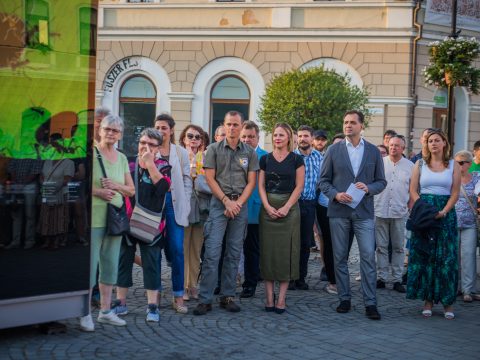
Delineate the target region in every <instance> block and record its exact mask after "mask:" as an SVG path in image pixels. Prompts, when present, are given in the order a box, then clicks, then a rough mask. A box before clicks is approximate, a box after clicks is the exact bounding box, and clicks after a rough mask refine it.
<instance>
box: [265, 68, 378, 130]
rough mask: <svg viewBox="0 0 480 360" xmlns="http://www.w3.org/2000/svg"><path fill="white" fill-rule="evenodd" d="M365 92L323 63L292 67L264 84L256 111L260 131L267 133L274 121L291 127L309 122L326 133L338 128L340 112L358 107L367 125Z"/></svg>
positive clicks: (341, 118)
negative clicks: (258, 108)
mask: <svg viewBox="0 0 480 360" xmlns="http://www.w3.org/2000/svg"><path fill="white" fill-rule="evenodd" d="M367 102H368V92H367V90H366V89H365V88H363V89H360V88H359V87H357V86H354V85H351V84H350V78H349V77H348V76H347V75H339V74H337V73H336V72H334V71H333V70H328V69H325V68H324V67H323V66H320V67H315V68H310V69H307V70H292V71H288V72H285V73H283V74H280V75H277V76H276V77H274V78H273V80H272V81H271V82H270V83H269V84H268V85H267V88H266V91H265V95H264V96H263V97H262V107H261V109H260V110H259V112H258V117H259V120H260V121H261V122H262V128H263V130H265V131H267V132H271V131H272V129H273V126H274V125H275V124H276V123H278V122H285V123H288V124H289V125H290V126H291V127H292V128H293V129H297V128H298V127H299V126H300V125H309V126H311V127H313V128H314V129H324V130H326V131H327V132H328V134H329V136H333V135H334V134H336V133H338V132H341V131H342V123H343V114H344V113H345V112H346V111H348V110H352V109H355V110H360V111H362V112H363V113H364V114H365V119H366V121H365V125H367V122H368V118H369V117H370V113H369V111H368V108H367V106H366V105H367Z"/></svg>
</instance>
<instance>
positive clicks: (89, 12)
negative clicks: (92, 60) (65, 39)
mask: <svg viewBox="0 0 480 360" xmlns="http://www.w3.org/2000/svg"><path fill="white" fill-rule="evenodd" d="M78 23H79V30H80V31H79V37H80V39H79V40H80V54H82V55H95V53H96V51H97V10H96V9H94V8H90V7H82V8H80V10H79V14H78Z"/></svg>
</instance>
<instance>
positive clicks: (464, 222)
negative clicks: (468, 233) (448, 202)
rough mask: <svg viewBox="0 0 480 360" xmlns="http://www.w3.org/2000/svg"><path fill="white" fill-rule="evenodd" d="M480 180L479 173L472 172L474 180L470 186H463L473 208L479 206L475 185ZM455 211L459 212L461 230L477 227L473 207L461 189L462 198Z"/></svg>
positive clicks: (458, 220) (459, 198) (458, 218)
mask: <svg viewBox="0 0 480 360" xmlns="http://www.w3.org/2000/svg"><path fill="white" fill-rule="evenodd" d="M479 180H480V173H479V172H472V179H471V180H470V182H469V183H468V184H463V188H464V189H465V192H466V193H467V195H468V197H469V199H470V201H471V202H472V204H473V206H475V207H476V206H477V196H476V195H475V193H474V190H475V185H476V184H477V182H478V181H479ZM455 211H456V212H457V223H458V228H459V229H468V228H474V227H476V226H477V223H476V219H475V217H476V214H474V212H473V210H472V207H471V206H470V204H469V202H468V200H467V199H466V198H465V195H464V194H463V191H462V190H461V189H460V196H459V197H458V201H457V203H456V204H455Z"/></svg>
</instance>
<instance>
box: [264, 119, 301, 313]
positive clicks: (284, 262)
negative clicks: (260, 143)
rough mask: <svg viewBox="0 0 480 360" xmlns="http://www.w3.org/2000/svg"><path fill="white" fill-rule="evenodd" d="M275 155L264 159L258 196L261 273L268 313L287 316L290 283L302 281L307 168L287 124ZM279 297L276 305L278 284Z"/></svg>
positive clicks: (279, 131) (279, 130) (276, 139)
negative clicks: (302, 207) (300, 203)
mask: <svg viewBox="0 0 480 360" xmlns="http://www.w3.org/2000/svg"><path fill="white" fill-rule="evenodd" d="M272 140H273V141H272V142H273V152H271V153H270V154H267V155H266V156H263V157H262V158H261V159H260V174H259V177H258V192H259V194H260V198H261V199H262V205H263V206H262V209H261V212H260V224H259V227H260V273H261V275H262V278H263V279H264V280H265V293H266V303H265V310H266V311H275V312H276V313H278V314H281V313H283V312H285V296H286V293H287V288H288V283H289V281H290V280H296V279H298V277H299V259H300V208H299V206H298V198H299V197H300V194H301V193H302V190H303V184H304V179H305V165H304V164H303V159H302V158H301V156H299V155H297V154H295V153H293V152H292V150H293V131H292V129H291V128H290V126H288V125H287V124H277V125H275V127H274V130H273V135H272ZM275 281H278V282H279V283H280V284H279V293H278V299H277V302H276V303H275V296H274V282H275Z"/></svg>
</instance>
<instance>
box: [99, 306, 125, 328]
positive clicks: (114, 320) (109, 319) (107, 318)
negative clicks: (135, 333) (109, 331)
mask: <svg viewBox="0 0 480 360" xmlns="http://www.w3.org/2000/svg"><path fill="white" fill-rule="evenodd" d="M97 321H98V322H100V323H104V324H110V325H115V326H125V325H127V322H126V321H125V320H123V319H120V318H119V317H118V316H117V314H115V313H114V312H113V311H111V310H110V311H109V312H108V313H106V314H104V313H103V312H102V311H100V312H99V313H98V318H97Z"/></svg>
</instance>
